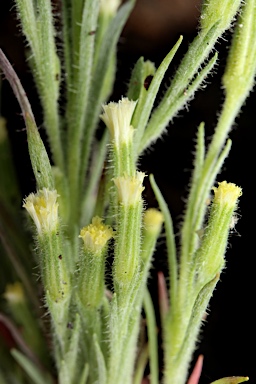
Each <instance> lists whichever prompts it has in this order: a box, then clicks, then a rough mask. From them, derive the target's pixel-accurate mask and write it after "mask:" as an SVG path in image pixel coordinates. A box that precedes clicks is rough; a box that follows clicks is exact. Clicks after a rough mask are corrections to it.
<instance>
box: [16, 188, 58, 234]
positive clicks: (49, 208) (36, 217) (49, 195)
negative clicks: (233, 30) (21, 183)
mask: <svg viewBox="0 0 256 384" xmlns="http://www.w3.org/2000/svg"><path fill="white" fill-rule="evenodd" d="M58 196H59V195H58V194H57V191H56V190H49V189H47V188H43V189H41V190H39V191H38V192H37V193H36V194H34V193H31V194H30V195H29V196H28V197H26V199H24V204H23V207H24V208H26V210H27V211H28V213H29V215H30V216H31V218H32V219H33V221H34V223H35V225H36V228H37V231H38V233H39V235H40V234H42V232H51V231H53V230H54V229H56V227H57V224H58V206H59V204H58V203H57V198H58Z"/></svg>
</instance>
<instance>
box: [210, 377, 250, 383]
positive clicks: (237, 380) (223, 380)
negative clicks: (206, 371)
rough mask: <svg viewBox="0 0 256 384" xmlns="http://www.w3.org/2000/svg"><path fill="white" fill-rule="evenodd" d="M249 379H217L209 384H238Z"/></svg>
mask: <svg viewBox="0 0 256 384" xmlns="http://www.w3.org/2000/svg"><path fill="white" fill-rule="evenodd" d="M248 380H249V377H247V376H246V377H242V376H232V377H224V378H223V379H219V380H216V381H213V382H212V383H211V384H239V383H244V382H245V381H248Z"/></svg>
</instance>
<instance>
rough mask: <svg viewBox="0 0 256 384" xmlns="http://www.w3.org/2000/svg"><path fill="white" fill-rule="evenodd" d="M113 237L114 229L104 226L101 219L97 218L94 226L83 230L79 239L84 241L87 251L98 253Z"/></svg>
mask: <svg viewBox="0 0 256 384" xmlns="http://www.w3.org/2000/svg"><path fill="white" fill-rule="evenodd" d="M113 235H114V232H113V230H112V228H111V227H110V226H109V225H105V224H103V223H102V219H101V218H100V217H98V216H95V217H94V218H93V219H92V224H89V225H87V226H86V227H84V228H82V229H81V232H80V236H79V237H81V238H82V239H83V241H84V247H85V249H86V250H88V251H91V252H95V253H97V252H99V251H101V250H102V249H103V248H104V247H105V246H106V244H107V242H108V240H109V239H111V237H113Z"/></svg>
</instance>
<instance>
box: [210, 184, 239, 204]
mask: <svg viewBox="0 0 256 384" xmlns="http://www.w3.org/2000/svg"><path fill="white" fill-rule="evenodd" d="M218 184H219V186H218V187H217V188H216V187H213V188H212V189H213V191H214V199H213V201H214V203H219V204H227V205H229V206H230V207H233V206H235V205H236V203H237V199H238V198H239V197H240V196H241V195H242V189H241V188H240V187H238V186H237V185H235V184H233V183H227V182H226V181H222V182H221V183H218Z"/></svg>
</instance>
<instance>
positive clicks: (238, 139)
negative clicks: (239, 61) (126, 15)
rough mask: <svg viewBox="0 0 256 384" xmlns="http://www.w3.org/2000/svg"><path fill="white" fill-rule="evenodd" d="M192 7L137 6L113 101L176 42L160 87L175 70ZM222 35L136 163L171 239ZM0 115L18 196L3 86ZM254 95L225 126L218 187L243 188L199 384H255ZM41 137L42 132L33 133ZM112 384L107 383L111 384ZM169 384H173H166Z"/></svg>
mask: <svg viewBox="0 0 256 384" xmlns="http://www.w3.org/2000/svg"><path fill="white" fill-rule="evenodd" d="M199 9H200V2H199V1H196V0H140V1H139V0H138V1H137V6H136V8H135V9H134V11H133V13H132V15H131V17H130V19H129V21H128V23H127V26H126V27H125V29H124V32H123V35H122V38H121V39H120V42H119V50H118V70H117V78H116V84H115V90H114V93H113V96H112V99H113V100H118V99H119V98H120V97H121V96H122V95H125V92H126V85H127V83H128V81H129V75H130V72H131V69H132V67H133V64H134V63H135V61H136V60H137V59H138V58H139V56H141V55H143V56H144V58H145V59H150V60H152V61H154V62H155V63H156V65H157V66H158V65H159V63H160V62H161V60H162V59H163V58H164V56H165V54H166V53H167V52H168V50H169V49H170V48H171V47H172V45H173V44H174V43H175V42H176V41H177V38H178V36H179V35H180V34H182V35H183V36H184V42H183V45H182V47H181V49H180V52H179V53H178V54H177V55H176V57H175V59H174V62H173V64H172V66H171V69H170V72H169V73H168V76H169V77H168V76H167V77H166V82H167V83H168V79H169V78H170V77H171V73H173V71H174V70H175V68H176V67H177V65H178V63H179V61H180V59H181V57H182V55H183V53H184V52H185V51H186V47H187V45H188V43H189V41H191V40H192V39H193V37H194V36H195V34H196V31H197V19H198V17H199ZM17 24H18V23H17V20H16V18H15V11H14V9H13V2H12V1H9V0H2V1H1V3H0V46H1V48H2V49H3V50H4V52H5V53H6V55H7V56H8V58H9V60H10V61H11V63H12V64H13V65H14V68H15V70H16V72H17V73H18V75H19V77H20V79H21V81H22V83H23V86H24V88H25V90H26V92H27V94H28V97H29V99H30V102H31V104H32V108H33V110H34V113H35V115H36V119H37V122H38V125H39V126H40V124H41V122H42V117H41V114H40V106H39V102H38V98H37V95H36V91H35V88H34V85H33V82H32V80H31V76H30V73H29V69H28V67H27V64H26V60H25V55H24V40H23V39H22V37H21V36H20V34H19V28H18V27H17ZM229 43H230V35H229V33H226V34H225V36H224V39H220V41H219V42H218V44H217V46H216V48H217V50H218V51H219V62H218V68H216V69H215V71H214V74H213V76H212V77H210V78H209V79H208V82H209V86H208V88H207V89H204V90H200V91H198V92H197V94H196V98H195V100H194V101H192V102H191V103H190V106H189V111H186V110H184V111H182V112H180V113H179V116H178V117H177V118H175V119H174V121H173V123H172V124H170V126H169V128H168V134H166V135H165V136H164V137H163V138H162V139H160V140H158V142H157V143H156V145H155V146H154V147H153V148H152V149H151V150H150V151H148V152H147V153H146V154H145V156H144V157H143V158H141V170H143V171H145V172H146V173H147V174H150V173H154V175H155V178H156V181H157V183H158V185H159V187H160V188H161V190H162V193H163V195H164V197H165V199H166V201H167V202H168V205H169V208H170V211H171V214H172V215H173V219H174V222H175V228H176V232H178V231H179V224H180V222H181V218H182V212H183V210H184V202H185V198H186V194H187V191H188V186H189V179H190V171H191V167H192V163H191V161H192V159H193V148H194V140H195V134H196V129H197V127H198V125H199V123H200V122H201V121H204V122H205V123H206V135H207V140H208V141H209V139H210V137H211V135H212V134H213V130H214V126H215V124H216V119H217V114H218V111H220V107H221V103H222V101H223V93H222V90H221V83H220V81H221V75H222V73H223V69H224V66H225V59H226V53H227V49H228V46H229ZM2 88H3V95H2V106H1V108H2V114H3V115H4V116H5V117H6V118H7V119H8V128H9V136H10V139H11V143H12V148H13V156H14V161H15V164H16V167H17V172H18V176H19V182H20V186H21V190H22V194H23V196H25V195H27V194H28V193H29V192H31V191H32V190H34V179H33V174H32V171H31V166H30V161H29V158H28V154H27V143H26V132H25V131H24V123H23V121H22V118H21V115H20V110H19V106H18V104H17V102H16V100H15V98H14V96H13V94H12V91H11V90H10V88H9V85H8V83H7V81H4V82H3V85H2ZM255 128H256V127H255V94H254V93H252V94H251V95H250V97H249V98H248V100H247V101H246V105H245V106H244V107H243V109H242V113H241V114H240V116H239V118H237V120H236V123H235V124H234V126H233V129H232V132H231V133H230V138H231V139H232V142H233V144H232V150H231V154H230V156H229V158H228V160H227V161H226V162H225V165H224V167H223V171H222V173H221V175H219V176H218V179H217V180H218V181H222V180H227V181H230V182H234V183H236V184H237V185H239V186H241V187H242V188H243V196H242V197H241V200H240V206H239V211H238V213H239V214H240V220H239V223H238V224H237V225H236V231H234V233H233V234H232V235H231V236H230V239H229V247H228V251H227V253H226V260H227V264H226V269H225V270H224V271H223V273H222V275H221V281H220V283H218V286H217V289H216V291H215V293H214V296H213V298H212V300H211V304H210V308H209V311H208V312H209V315H208V318H207V321H206V322H205V324H204V326H203V331H202V333H201V336H200V343H199V345H198V350H197V352H196V353H195V358H196V357H197V356H198V354H199V353H203V354H204V368H203V373H202V377H201V380H200V384H209V383H210V382H211V381H213V380H216V379H218V378H220V377H224V376H232V375H242V376H247V375H248V376H249V377H250V382H251V383H254V382H256V372H255V362H254V359H255V357H254V356H255V354H254V348H255V333H256V332H255V330H254V325H255V310H254V303H255V300H254V297H255V286H254V283H255V280H256V279H255V260H254V258H255V246H254V245H253V244H254V240H253V239H254V236H256V233H255V223H254V220H256V211H255V192H254V190H253V184H254V183H253V177H254V173H253V169H254V168H253V167H254V166H253V153H255V143H256V141H255ZM40 133H41V135H42V136H44V135H43V131H42V130H40ZM145 198H146V200H147V201H148V205H149V206H156V202H155V200H154V197H153V194H152V192H151V190H150V188H149V187H148V188H146V191H145ZM164 260H165V252H164V250H163V249H162V247H161V245H160V249H159V251H158V252H157V254H156V256H155V264H154V267H155V269H154V271H152V276H153V278H152V279H151V289H152V290H154V289H155V284H154V276H155V275H156V271H157V270H162V269H165V261H164ZM113 384H114V383H113ZM173 384H175V383H173Z"/></svg>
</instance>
